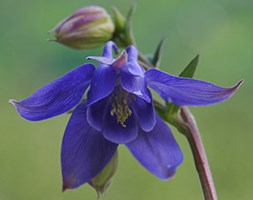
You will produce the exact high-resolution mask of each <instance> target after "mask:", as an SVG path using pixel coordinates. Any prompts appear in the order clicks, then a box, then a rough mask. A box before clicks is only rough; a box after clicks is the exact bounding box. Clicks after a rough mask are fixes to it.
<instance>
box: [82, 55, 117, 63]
mask: <svg viewBox="0 0 253 200" xmlns="http://www.w3.org/2000/svg"><path fill="white" fill-rule="evenodd" d="M86 60H95V61H98V62H100V63H102V64H106V65H111V64H112V63H113V62H114V59H112V58H111V59H110V58H106V57H100V56H88V57H87V58H86Z"/></svg>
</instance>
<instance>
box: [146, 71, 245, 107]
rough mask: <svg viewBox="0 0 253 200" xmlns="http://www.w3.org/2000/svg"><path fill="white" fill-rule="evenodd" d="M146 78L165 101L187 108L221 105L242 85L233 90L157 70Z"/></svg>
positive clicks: (149, 72)
mask: <svg viewBox="0 0 253 200" xmlns="http://www.w3.org/2000/svg"><path fill="white" fill-rule="evenodd" d="M145 78H146V80H147V83H148V85H149V86H150V87H152V88H153V89H154V90H155V91H156V92H157V93H158V94H159V95H160V96H161V97H162V98H163V99H164V100H165V101H168V102H170V103H173V104H177V105H185V106H204V105H210V104H216V103H220V102H222V101H225V100H227V99H228V98H230V97H231V96H232V95H233V94H234V93H235V92H236V90H237V89H238V88H239V86H240V85H241V84H242V81H240V82H239V83H237V85H236V86H234V87H232V88H222V87H219V86H217V85H214V84H212V83H208V82H204V81H200V80H195V79H190V78H182V77H176V76H172V75H170V74H167V73H165V72H161V71H159V70H157V69H151V70H148V71H147V72H146V73H145Z"/></svg>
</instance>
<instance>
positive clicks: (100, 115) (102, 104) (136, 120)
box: [11, 42, 241, 190]
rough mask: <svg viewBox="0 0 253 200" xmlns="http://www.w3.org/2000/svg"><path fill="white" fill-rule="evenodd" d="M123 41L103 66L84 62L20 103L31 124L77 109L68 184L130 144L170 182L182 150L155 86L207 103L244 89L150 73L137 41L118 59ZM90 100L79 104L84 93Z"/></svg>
mask: <svg viewBox="0 0 253 200" xmlns="http://www.w3.org/2000/svg"><path fill="white" fill-rule="evenodd" d="M113 50H114V51H115V52H116V53H117V51H118V50H117V46H116V45H115V44H114V43H113V42H108V43H107V44H106V45H105V47H104V52H103V56H102V57H88V59H92V60H96V61H98V62H99V65H98V67H97V68H95V66H93V65H92V64H84V65H82V66H80V67H78V68H76V69H74V70H72V71H70V72H68V73H67V74H65V75H64V76H62V77H61V78H59V79H57V80H55V81H53V82H51V83H49V84H47V85H46V86H44V87H42V88H41V89H39V90H38V91H36V92H35V93H34V94H32V95H31V96H30V97H28V98H27V99H24V100H22V101H20V102H18V101H15V100H11V103H13V105H14V106H15V107H16V109H17V110H18V112H19V114H20V115H21V116H22V117H23V118H25V119H27V120H31V121H39V120H44V119H48V118H50V117H54V116H57V115H60V114H62V113H65V112H67V111H69V110H70V109H72V108H73V107H75V109H74V112H73V113H72V116H71V118H70V120H69V123H68V125H67V128H66V130H65V134H64V137H63V141H62V152H61V162H62V175H63V189H64V190H65V189H69V188H76V187H78V186H80V185H82V184H84V183H87V182H89V181H91V180H92V179H93V178H94V177H95V176H96V175H98V174H99V172H101V170H102V169H103V168H104V167H105V166H106V164H107V163H108V162H109V161H110V160H111V158H112V157H113V155H114V154H115V151H116V149H117V146H118V145H119V144H125V145H126V146H127V148H128V149H129V150H130V152H131V153H132V154H133V156H134V157H135V158H136V159H137V160H138V161H139V162H140V163H141V164H142V165H143V166H144V167H145V168H146V169H147V170H149V171H150V172H151V173H152V174H154V175H155V176H157V177H158V178H160V179H168V178H170V177H171V176H172V175H174V174H175V172H176V168H177V167H178V166H179V165H180V163H181V162H182V160H183V154H182V152H181V150H180V148H179V146H178V144H177V143H176V141H175V139H174V137H173V135H172V133H171V130H170V128H169V127H168V126H167V125H166V123H165V122H164V121H163V120H162V119H161V118H160V117H159V116H158V115H157V114H156V112H155V109H154V106H153V100H152V95H151V92H150V90H149V88H152V89H154V90H155V91H156V92H157V93H158V94H159V95H160V96H161V97H162V98H163V99H164V100H165V101H169V102H171V103H173V104H176V105H180V106H202V105H210V104H216V103H219V102H222V101H225V100H226V99H228V98H229V97H231V95H232V94H233V93H234V92H235V91H236V90H237V88H238V87H239V86H240V83H241V82H239V83H238V84H237V85H236V86H234V87H232V88H222V87H219V86H216V85H214V84H211V83H207V82H204V81H200V80H195V79H189V78H182V77H176V76H172V75H170V74H167V73H165V72H162V71H160V70H158V69H150V70H148V71H144V70H143V68H142V67H141V66H140V65H139V64H138V52H137V50H136V48H135V47H134V46H129V47H128V48H127V49H125V50H124V51H123V52H122V53H121V54H120V55H119V57H118V58H117V59H114V58H113V52H112V51H113ZM87 88H89V90H88V93H87V100H86V101H85V102H81V100H82V98H83V95H84V93H85V91H86V90H87Z"/></svg>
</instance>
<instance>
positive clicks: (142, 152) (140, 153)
mask: <svg viewBox="0 0 253 200" xmlns="http://www.w3.org/2000/svg"><path fill="white" fill-rule="evenodd" d="M156 117H157V118H156V126H155V128H154V129H153V130H152V131H151V132H148V133H147V132H143V131H142V130H139V135H138V137H137V138H136V139H135V140H133V141H132V142H130V143H128V144H127V147H128V149H129V150H130V151H131V153H132V154H133V155H134V157H135V158H136V159H137V160H138V161H139V162H140V163H141V164H142V165H143V166H144V167H145V168H146V169H147V170H149V171H150V172H151V173H152V174H154V175H155V176H157V177H158V178H160V179H167V178H170V177H172V176H173V175H174V174H175V172H176V168H177V167H178V166H179V165H180V164H181V162H182V161H183V154H182V152H181V150H180V148H179V146H178V144H177V142H176V141H175V139H174V137H173V135H172V133H171V130H170V129H169V127H168V126H167V125H166V124H165V123H164V122H163V121H162V119H160V118H159V117H158V116H156Z"/></svg>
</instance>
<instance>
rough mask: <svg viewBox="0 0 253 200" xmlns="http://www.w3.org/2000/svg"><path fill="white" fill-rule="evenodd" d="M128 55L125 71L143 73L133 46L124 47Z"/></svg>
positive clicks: (136, 73) (139, 74)
mask: <svg viewBox="0 0 253 200" xmlns="http://www.w3.org/2000/svg"><path fill="white" fill-rule="evenodd" d="M126 52H127V55H128V65H127V71H128V72H129V73H131V74H133V75H137V76H142V77H143V75H144V70H143V69H142V68H141V67H140V65H139V64H138V51H137V49H136V48H135V47H134V46H129V47H128V48H127V49H126Z"/></svg>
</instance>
